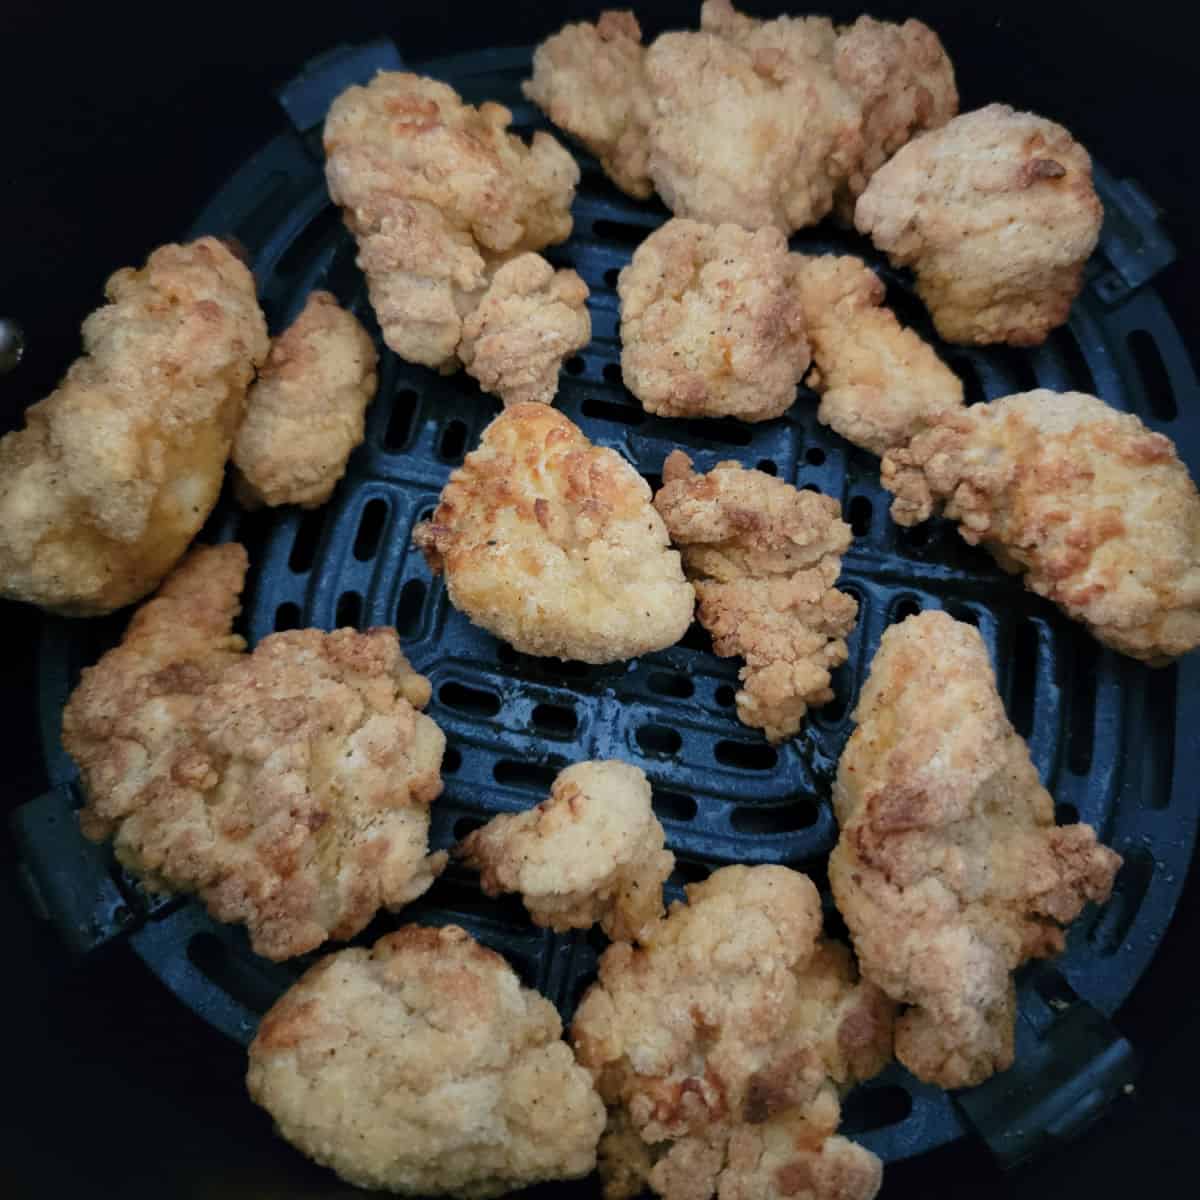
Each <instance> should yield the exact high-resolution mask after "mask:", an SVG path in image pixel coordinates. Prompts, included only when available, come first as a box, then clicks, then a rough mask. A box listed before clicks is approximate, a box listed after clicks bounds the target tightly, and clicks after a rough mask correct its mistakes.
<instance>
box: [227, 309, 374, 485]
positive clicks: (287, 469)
mask: <svg viewBox="0 0 1200 1200" xmlns="http://www.w3.org/2000/svg"><path fill="white" fill-rule="evenodd" d="M377 362H378V355H376V353H375V346H374V344H373V343H372V341H371V339H370V337H369V336H368V335H367V331H366V330H365V329H364V328H363V327H362V326H361V325H360V324H359V323H358V321H357V319H356V318H355V317H354V316H353V314H351V313H348V312H346V310H345V309H343V308H340V307H339V306H338V302H337V300H335V299H334V298H333V296H331V295H330V294H329V293H328V292H313V293H312V295H310V296H309V298H308V301H307V303H306V304H305V306H304V310H303V311H302V312H301V313H300V315H299V316H298V317H297V318H296V320H295V321H294V322H293V323H292V325H291V326H290V327H289V328H288V329H287V330H286V331H285V332H284V333H282V334H280V336H279V337H277V338H275V339H274V340H273V341H272V343H271V352H270V354H269V355H268V356H267V362H266V365H265V366H264V367H263V369H262V371H260V372H259V376H258V379H257V380H256V381H255V383H254V384H253V386H252V387H251V388H250V393H249V395H248V396H247V397H246V415H245V418H244V419H243V421H242V425H241V428H240V429H239V430H238V434H237V438H236V439H235V441H234V443H233V463H234V466H236V467H237V469H238V472H239V475H238V479H237V495H238V500H239V501H240V502H241V503H242V504H243V505H244V506H245V507H247V508H258V507H259V506H260V505H262V504H269V505H271V506H272V507H274V506H276V505H279V504H298V505H300V506H301V507H302V508H316V507H318V506H319V505H321V504H324V503H325V501H326V500H328V499H329V497H330V496H331V495H332V494H333V489H334V487H335V486H336V485H337V482H338V480H339V479H341V477H342V476H343V475H344V474H345V473H346V463H347V461H348V460H349V458H350V452H351V451H352V450H353V449H354V447H355V446H357V445H359V443H361V442H362V440H363V429H364V422H363V413H364V412H365V411H366V408H367V405H368V404H370V403H371V400H372V399H373V398H374V396H375V385H376V382H377V380H376V375H375V366H376V363H377Z"/></svg>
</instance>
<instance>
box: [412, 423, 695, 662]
mask: <svg viewBox="0 0 1200 1200" xmlns="http://www.w3.org/2000/svg"><path fill="white" fill-rule="evenodd" d="M413 540H414V542H415V544H416V545H417V546H419V547H420V548H421V550H422V551H423V552H424V554H425V556H426V558H427V560H428V561H429V565H430V569H431V570H433V571H435V572H436V571H444V572H445V574H446V589H447V591H448V593H449V596H450V602H451V603H452V604H453V605H454V606H455V608H457V609H459V610H460V611H461V612H463V613H465V614H466V615H467V616H468V617H469V618H470V619H471V620H472V621H474V622H475V623H476V624H477V625H481V626H482V627H483V628H484V629H486V630H488V631H489V632H490V633H493V634H495V635H496V636H497V637H499V638H503V639H504V640H505V641H506V642H508V643H509V644H510V645H512V646H514V647H515V648H516V649H518V650H520V651H521V652H522V653H524V654H537V655H543V656H555V657H558V658H570V659H579V660H582V661H583V662H589V663H606V662H617V661H619V660H620V659H623V658H633V657H635V656H636V655H639V654H644V653H647V652H648V651H650V650H661V649H662V648H663V647H665V646H671V645H674V643H675V642H677V641H678V640H679V639H680V638H681V637H682V636H683V634H684V633H685V632H686V630H687V627H688V625H689V624H690V622H691V617H692V606H693V603H694V600H695V594H694V592H693V591H692V587H691V585H690V584H689V583H688V582H687V581H686V580H685V579H684V577H683V570H682V568H681V567H680V563H679V555H678V554H677V553H676V552H675V551H674V550H671V549H670V548H669V543H668V540H667V531H666V528H665V526H664V525H663V523H662V519H661V518H660V517H659V515H658V514H657V513H656V512H655V511H654V508H653V507H652V506H651V504H650V489H649V487H648V486H647V484H646V481H645V480H644V479H642V477H641V476H640V475H639V474H638V473H637V472H636V471H635V470H634V469H633V468H632V467H631V466H630V465H629V464H628V463H627V462H625V460H624V459H623V458H621V456H620V455H619V454H617V453H616V452H615V451H614V450H608V449H602V448H600V447H598V446H593V445H592V444H591V443H590V442H589V441H588V440H587V438H586V437H584V435H583V434H582V432H580V430H579V429H578V428H577V427H576V426H575V425H573V424H572V423H571V422H570V421H569V420H568V419H567V418H566V417H564V416H563V415H562V414H561V413H558V412H556V411H554V410H553V409H551V408H549V407H547V406H546V405H544V404H517V405H514V406H513V407H512V408H509V409H506V410H505V411H504V412H502V413H501V414H500V415H499V416H498V417H497V418H496V419H495V420H494V421H493V422H492V423H491V425H489V426H488V427H487V429H485V430H484V433H483V437H482V439H481V441H480V445H479V448H478V449H476V450H475V451H473V452H472V453H471V454H468V455H467V458H466V461H465V462H464V463H463V465H462V466H461V467H460V468H459V469H458V470H457V471H455V472H454V473H453V474H452V475H451V476H450V482H449V483H447V484H446V487H445V488H444V489H443V491H442V497H441V502H440V503H439V504H438V507H437V510H436V511H435V512H434V514H433V519H432V520H431V521H427V522H423V523H422V524H421V525H419V526H418V527H417V529H416V530H415V531H414V535H413Z"/></svg>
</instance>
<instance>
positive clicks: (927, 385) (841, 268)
mask: <svg viewBox="0 0 1200 1200" xmlns="http://www.w3.org/2000/svg"><path fill="white" fill-rule="evenodd" d="M791 260H792V266H793V271H794V280H795V286H796V289H797V291H798V293H799V296H800V299H801V302H802V304H803V306H804V316H805V320H806V322H807V324H808V337H809V342H810V344H811V346H812V352H813V360H814V365H813V369H812V370H811V371H810V372H809V375H808V379H807V380H806V381H805V382H806V383H807V384H808V385H809V387H811V388H813V389H814V390H815V391H816V392H818V393H819V394H820V396H821V407H820V409H819V410H818V412H817V419H818V420H819V421H820V422H821V424H823V425H828V426H829V427H830V428H831V429H834V430H836V432H838V433H840V434H841V435H842V437H844V438H846V440H847V441H850V442H853V443H854V444H855V445H856V446H861V447H862V448H863V449H864V450H869V451H870V452H871V453H872V454H877V455H880V456H882V455H883V454H885V453H887V451H888V450H890V449H892V448H894V447H903V446H906V445H907V444H908V443H909V441H911V440H912V438H914V437H915V436H916V435H917V434H918V433H921V432H922V431H923V430H925V429H927V428H929V427H930V426H931V425H933V424H936V423H937V422H938V421H940V420H941V419H942V418H943V417H944V416H946V415H947V414H949V413H953V412H955V411H957V410H958V409H960V408H962V404H963V389H962V383H961V381H960V380H959V378H958V376H957V375H955V374H954V372H953V371H951V370H950V368H949V367H947V366H946V364H945V363H943V362H942V360H941V359H940V358H938V356H937V354H935V353H934V351H933V349H932V347H931V346H929V345H928V344H927V343H926V342H924V341H922V339H921V338H920V337H919V336H918V335H917V334H916V333H914V332H913V331H912V330H911V329H905V328H903V327H902V326H901V324H900V322H899V321H897V320H896V316H895V314H894V313H893V312H892V310H891V309H890V308H887V307H885V306H884V303H883V301H884V296H885V290H884V286H883V283H882V281H881V280H880V279H879V277H878V276H877V275H876V274H875V273H874V272H873V271H872V270H871V269H870V268H869V267H868V266H867V265H866V263H864V262H863V261H862V259H860V258H854V257H853V256H851V255H844V256H840V257H839V256H835V255H819V256H816V257H809V256H806V255H802V254H793V255H792V256H791ZM930 511H931V501H930V500H929V498H928V497H926V498H925V502H924V506H923V507H922V506H920V505H915V506H912V505H909V504H908V503H907V498H900V499H897V500H896V501H895V502H894V504H893V506H892V515H893V516H894V517H895V518H896V520H898V521H900V522H901V523H902V524H912V522H913V519H916V520H924V519H925V518H926V517H928V516H929V514H930Z"/></svg>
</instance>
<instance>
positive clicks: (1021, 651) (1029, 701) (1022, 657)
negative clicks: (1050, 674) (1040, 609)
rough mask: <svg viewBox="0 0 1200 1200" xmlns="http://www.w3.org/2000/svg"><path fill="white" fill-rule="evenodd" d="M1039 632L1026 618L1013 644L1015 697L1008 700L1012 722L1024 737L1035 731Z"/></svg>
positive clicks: (1013, 692) (1021, 623)
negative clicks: (1034, 714)
mask: <svg viewBox="0 0 1200 1200" xmlns="http://www.w3.org/2000/svg"><path fill="white" fill-rule="evenodd" d="M1037 664H1038V631H1037V626H1036V625H1035V624H1034V623H1033V622H1032V621H1030V620H1028V619H1026V620H1024V621H1021V622H1020V623H1019V624H1018V625H1017V635H1016V639H1015V642H1014V645H1013V664H1012V696H1011V698H1010V700H1009V719H1010V720H1011V721H1012V723H1013V727H1014V728H1015V729H1016V731H1017V732H1018V733H1019V734H1020V735H1021V736H1022V737H1023V738H1028V737H1029V732H1030V730H1031V729H1032V728H1033V693H1034V689H1035V688H1036V687H1037Z"/></svg>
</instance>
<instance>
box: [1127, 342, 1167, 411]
mask: <svg viewBox="0 0 1200 1200" xmlns="http://www.w3.org/2000/svg"><path fill="white" fill-rule="evenodd" d="M1128 340H1129V349H1130V352H1131V353H1132V354H1133V361H1134V362H1135V363H1136V364H1137V369H1138V371H1139V372H1140V373H1141V376H1142V383H1143V385H1144V386H1145V389H1146V399H1147V400H1148V401H1149V402H1150V411H1151V412H1152V413H1153V414H1154V415H1155V416H1156V417H1157V418H1158V419H1159V420H1160V421H1173V420H1175V418H1176V417H1177V416H1179V406H1178V405H1177V404H1176V403H1175V391H1174V389H1173V388H1172V387H1171V377H1170V375H1168V374H1167V366H1166V363H1164V362H1163V359H1162V353H1161V351H1160V350H1159V348H1158V343H1157V342H1156V341H1155V340H1154V338H1153V337H1151V336H1150V334H1149V333H1147V332H1146V330H1144V329H1135V330H1134V331H1133V332H1132V333H1131V334H1130V335H1129V339H1128Z"/></svg>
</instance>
